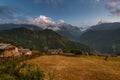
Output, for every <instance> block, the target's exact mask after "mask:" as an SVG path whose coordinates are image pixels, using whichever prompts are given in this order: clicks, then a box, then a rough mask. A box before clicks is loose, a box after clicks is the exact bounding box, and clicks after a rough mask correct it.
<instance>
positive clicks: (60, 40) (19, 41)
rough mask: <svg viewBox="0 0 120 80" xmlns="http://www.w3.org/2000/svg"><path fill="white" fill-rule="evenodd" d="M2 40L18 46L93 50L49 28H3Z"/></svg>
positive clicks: (41, 48)
mask: <svg viewBox="0 0 120 80" xmlns="http://www.w3.org/2000/svg"><path fill="white" fill-rule="evenodd" d="M0 41H1V42H2V41H4V42H11V43H13V44H15V45H17V46H23V47H26V48H30V49H36V50H46V49H56V48H61V49H64V50H70V49H79V50H81V51H91V50H92V49H91V48H89V47H88V46H85V45H83V44H80V43H76V42H73V41H70V40H68V39H66V38H64V37H62V36H61V35H59V34H58V33H56V32H54V31H52V30H49V29H46V30H42V31H34V30H29V29H26V28H15V29H11V30H1V31H0Z"/></svg>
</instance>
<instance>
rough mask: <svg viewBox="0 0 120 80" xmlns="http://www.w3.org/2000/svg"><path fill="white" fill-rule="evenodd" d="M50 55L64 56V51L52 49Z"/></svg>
mask: <svg viewBox="0 0 120 80" xmlns="http://www.w3.org/2000/svg"><path fill="white" fill-rule="evenodd" d="M48 53H49V54H52V55H59V54H63V51H62V50H61V49H50V50H48Z"/></svg>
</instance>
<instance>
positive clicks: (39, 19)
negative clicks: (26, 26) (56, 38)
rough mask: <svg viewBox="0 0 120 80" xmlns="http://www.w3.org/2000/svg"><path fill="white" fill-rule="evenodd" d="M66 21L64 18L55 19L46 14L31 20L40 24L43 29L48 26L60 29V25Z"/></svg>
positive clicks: (48, 27)
mask: <svg viewBox="0 0 120 80" xmlns="http://www.w3.org/2000/svg"><path fill="white" fill-rule="evenodd" d="M64 23H65V22H64V20H59V21H54V20H52V19H51V18H50V17H46V16H44V15H40V16H39V17H37V18H35V19H33V20H32V22H31V24H34V25H37V26H40V27H41V28H43V29H46V28H47V29H52V30H59V29H60V28H59V26H60V25H61V24H64Z"/></svg>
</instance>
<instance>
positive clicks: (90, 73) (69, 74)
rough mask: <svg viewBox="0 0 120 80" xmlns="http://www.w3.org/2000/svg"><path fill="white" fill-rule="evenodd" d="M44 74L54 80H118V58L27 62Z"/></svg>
mask: <svg viewBox="0 0 120 80" xmlns="http://www.w3.org/2000/svg"><path fill="white" fill-rule="evenodd" d="M27 63H29V64H34V66H33V68H35V67H40V68H41V69H42V70H43V71H44V72H45V74H46V80H48V74H49V73H50V72H51V73H54V74H55V80H120V58H113V57H109V59H108V61H104V57H95V56H81V57H66V56H41V57H38V58H35V59H31V60H28V61H27Z"/></svg>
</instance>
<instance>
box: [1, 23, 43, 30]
mask: <svg viewBox="0 0 120 80" xmlns="http://www.w3.org/2000/svg"><path fill="white" fill-rule="evenodd" d="M21 27H23V28H27V29H30V30H37V31H38V30H42V28H40V27H38V26H35V25H31V24H12V23H11V24H0V30H9V29H13V28H21Z"/></svg>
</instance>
